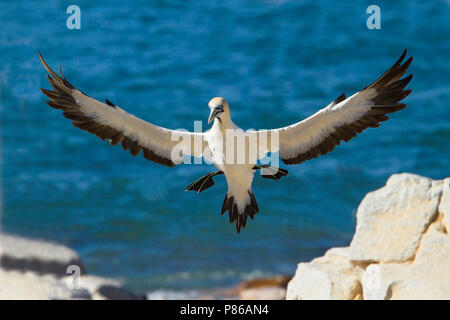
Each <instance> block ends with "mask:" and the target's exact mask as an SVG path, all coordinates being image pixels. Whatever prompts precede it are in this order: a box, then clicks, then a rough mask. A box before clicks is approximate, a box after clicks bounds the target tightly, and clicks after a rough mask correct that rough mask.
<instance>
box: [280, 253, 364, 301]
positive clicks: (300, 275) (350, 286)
mask: <svg viewBox="0 0 450 320" xmlns="http://www.w3.org/2000/svg"><path fill="white" fill-rule="evenodd" d="M359 273H360V270H359V267H357V266H354V265H352V264H351V263H350V261H349V259H348V248H333V249H330V250H329V251H328V252H327V253H326V254H325V256H323V257H320V258H317V259H314V260H313V261H311V262H310V263H300V264H299V265H298V268H297V272H296V274H295V276H294V278H293V279H292V280H291V281H290V282H289V284H288V289H287V294H286V299H288V300H294V299H302V300H329V299H333V300H342V299H361V298H362V296H361V293H362V289H361V284H360V281H359Z"/></svg>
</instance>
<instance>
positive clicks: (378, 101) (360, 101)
mask: <svg viewBox="0 0 450 320" xmlns="http://www.w3.org/2000/svg"><path fill="white" fill-rule="evenodd" d="M405 56H406V50H405V51H404V52H403V54H402V56H401V57H400V59H398V60H397V62H396V63H395V64H394V65H393V66H392V67H391V68H390V69H388V70H387V71H386V72H385V73H384V74H383V75H382V76H381V77H380V78H378V79H377V80H376V81H375V82H374V83H372V84H371V85H369V86H368V87H366V88H364V89H363V90H361V91H359V92H357V93H355V94H354V95H352V96H351V97H348V98H346V96H345V94H342V95H341V96H339V97H338V98H337V99H336V100H334V101H333V102H332V103H330V104H329V105H328V106H327V107H325V108H323V109H321V110H319V111H318V112H317V113H315V114H314V115H312V116H310V117H309V118H307V119H305V120H303V121H300V122H297V123H295V124H293V125H290V126H287V127H284V128H280V129H273V130H267V131H262V133H263V134H265V135H268V136H269V137H272V140H273V136H277V138H278V140H279V143H278V145H275V146H272V147H268V151H271V152H274V151H278V150H279V151H280V156H281V159H282V160H283V162H284V163H286V164H297V163H301V162H303V161H306V160H309V159H312V158H317V156H319V155H323V154H326V153H328V152H330V151H331V150H333V149H334V148H335V147H336V146H337V145H339V144H340V141H342V140H344V141H349V140H350V139H351V138H353V137H355V136H356V135H357V134H358V133H360V132H362V131H363V130H365V129H366V128H368V127H372V128H375V127H379V126H380V124H379V122H382V121H386V120H387V119H388V117H387V116H386V114H387V113H392V112H396V111H398V110H401V109H403V108H404V107H406V104H403V103H399V101H400V100H402V99H404V98H405V97H406V96H408V95H409V94H410V93H411V90H405V87H406V85H407V84H408V83H409V81H411V79H412V75H409V76H407V77H405V78H403V79H401V78H402V76H403V75H404V74H405V73H406V70H407V69H408V67H409V65H410V64H411V62H412V58H409V59H408V60H407V61H406V62H404V63H403V64H402V61H403V59H404V58H405ZM260 135H261V134H260ZM269 141H270V140H269Z"/></svg>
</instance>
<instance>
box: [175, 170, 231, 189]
mask: <svg viewBox="0 0 450 320" xmlns="http://www.w3.org/2000/svg"><path fill="white" fill-rule="evenodd" d="M219 174H223V172H222V171H216V172H211V173H208V174H207V175H205V176H203V177H201V178H200V179H198V180H196V181H194V182H193V183H191V184H190V185H188V186H187V187H186V190H184V191H197V193H199V192H202V191H205V190H206V189H208V188H211V187H212V186H213V185H214V181H213V179H212V178H213V177H214V176H217V175H219Z"/></svg>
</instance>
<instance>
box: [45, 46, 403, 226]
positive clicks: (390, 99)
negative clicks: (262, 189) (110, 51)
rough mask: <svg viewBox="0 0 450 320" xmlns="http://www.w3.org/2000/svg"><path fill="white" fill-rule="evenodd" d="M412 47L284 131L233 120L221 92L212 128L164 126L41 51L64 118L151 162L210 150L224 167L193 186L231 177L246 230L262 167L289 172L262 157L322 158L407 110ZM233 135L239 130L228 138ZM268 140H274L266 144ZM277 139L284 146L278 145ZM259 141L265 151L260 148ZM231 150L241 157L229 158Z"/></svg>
mask: <svg viewBox="0 0 450 320" xmlns="http://www.w3.org/2000/svg"><path fill="white" fill-rule="evenodd" d="M406 52H407V51H406V50H405V51H404V52H403V54H402V55H401V57H400V58H399V59H398V60H397V62H395V64H394V65H393V66H392V67H391V68H389V69H388V70H387V71H386V72H385V73H384V74H383V75H382V76H381V77H379V78H378V79H377V80H376V81H375V82H373V83H372V84H371V85H369V86H367V87H365V88H364V89H363V90H361V91H359V92H357V93H355V94H353V95H352V96H350V97H348V98H347V97H346V96H345V94H341V95H340V96H339V97H338V98H337V99H335V100H334V101H333V102H331V103H330V104H329V105H328V106H326V107H325V108H323V109H321V110H319V111H318V112H316V113H315V114H313V115H312V116H310V117H309V118H306V119H304V120H302V121H300V122H297V123H294V124H292V125H290V126H287V127H283V128H278V129H272V130H259V131H246V132H244V131H243V130H241V129H240V128H239V127H238V126H237V125H236V124H234V123H233V121H232V120H231V114H230V107H229V105H228V102H227V100H226V99H225V98H221V97H216V98H213V99H212V100H211V101H209V103H208V106H209V108H210V114H209V119H208V123H211V122H213V125H212V127H211V129H210V130H208V131H205V132H187V131H182V130H170V129H166V128H163V127H159V126H157V125H154V124H152V123H149V122H146V121H144V120H141V119H139V118H137V117H135V116H133V115H132V114H129V113H127V112H125V111H124V110H122V109H121V108H119V107H118V106H116V105H115V104H114V103H112V102H111V101H109V100H107V99H106V103H102V102H100V101H98V100H95V99H93V98H91V97H89V96H88V95H86V94H84V93H83V92H81V91H80V90H78V89H76V88H75V87H74V86H72V84H70V83H69V82H68V81H67V80H66V78H65V77H64V75H63V73H62V70H61V67H60V70H59V73H60V74H59V75H58V74H57V73H56V72H54V71H53V70H52V69H51V68H50V67H49V66H48V65H47V63H46V62H45V61H44V59H43V58H42V56H41V54H40V53H39V52H38V54H39V58H40V60H41V62H42V64H43V65H44V67H45V69H46V70H47V72H48V74H47V79H48V81H49V82H50V84H51V86H52V87H53V91H51V90H46V89H41V90H42V92H43V93H44V94H45V95H47V96H48V97H49V98H50V100H49V101H47V104H48V105H50V106H51V107H53V108H55V109H61V110H63V116H64V117H66V118H68V119H71V120H72V124H73V125H74V126H76V127H78V128H80V129H83V130H86V131H89V132H90V133H93V134H95V135H97V136H98V137H99V138H100V139H102V140H109V142H110V143H111V144H112V145H117V144H119V143H121V144H122V147H123V149H124V150H129V151H130V153H131V154H132V155H133V156H137V155H138V154H139V153H140V152H141V151H142V153H143V155H144V157H145V158H146V159H147V160H150V161H153V162H156V163H159V164H162V165H165V166H169V167H173V166H174V165H175V164H180V163H182V158H183V156H194V157H206V155H209V159H210V160H211V161H212V163H213V164H214V165H215V166H216V168H217V169H218V171H216V172H212V173H209V174H207V175H205V176H204V177H202V178H200V179H199V180H197V181H195V182H194V183H192V184H190V185H189V186H188V187H187V188H186V190H193V191H197V192H202V191H204V190H206V189H208V188H210V187H211V186H213V185H214V181H213V177H214V176H216V175H221V174H224V175H225V178H226V181H227V184H228V191H227V193H226V195H225V199H224V202H223V205H222V210H221V214H222V215H223V214H224V213H225V212H227V211H228V213H229V220H230V223H233V222H235V223H236V230H237V232H238V233H239V232H240V230H241V228H244V227H245V225H246V222H247V218H248V217H250V218H251V219H253V218H254V215H255V214H257V213H258V211H259V210H258V205H257V203H256V199H255V196H254V194H253V191H252V181H253V175H254V173H255V171H256V170H262V171H263V172H262V177H264V178H270V179H274V180H279V179H280V178H281V177H283V176H286V175H288V171H287V170H285V169H282V168H278V167H273V166H270V165H258V164H257V163H258V162H257V160H258V159H262V158H263V157H264V156H266V154H267V153H269V152H271V153H274V152H277V151H279V154H280V157H281V159H282V160H283V162H284V163H285V164H288V165H291V164H298V163H301V162H303V161H306V160H309V159H313V158H317V157H318V156H319V155H324V154H326V153H328V152H330V151H332V150H333V149H334V148H335V147H336V146H337V145H339V144H340V142H341V141H349V140H350V139H352V138H353V137H355V136H356V135H357V134H358V133H361V132H362V131H363V130H365V129H366V128H368V127H371V128H375V127H379V126H380V122H383V121H386V120H388V117H387V116H386V114H388V113H393V112H396V111H399V110H401V109H403V108H405V107H406V104H404V103H399V102H400V101H401V100H402V99H404V98H405V97H406V96H408V95H409V94H410V93H411V90H405V87H406V86H407V84H408V83H409V82H410V81H411V79H412V74H411V75H409V76H407V77H404V78H402V77H403V75H404V74H405V73H406V70H407V69H408V67H409V65H410V64H411V62H412V57H410V58H409V59H408V60H406V61H405V62H403V60H404V59H405V57H406ZM230 132H231V133H232V135H231V136H227V134H229V133H230ZM242 136H244V137H245V138H244V148H243V149H244V150H242V148H240V149H239V148H236V147H234V145H232V143H231V140H233V141H235V140H234V139H239V137H242ZM174 137H176V138H174ZM229 137H232V138H229ZM274 137H276V139H275V138H274ZM262 140H267V141H265V143H262V144H261V141H262ZM275 140H277V141H276V142H277V143H273V142H274V141H275ZM255 141H256V142H255ZM255 144H257V145H258V148H257V149H253V148H252V147H253V146H255ZM230 145H232V146H233V147H232V148H231V151H230V148H227V147H229V146H230ZM261 145H262V147H261ZM254 150H257V151H256V152H257V153H258V154H257V155H254V154H252V152H253V153H254V152H255V151H254ZM242 152H244V153H245V154H246V155H245V157H246V159H245V161H236V158H239V156H240V153H242ZM231 154H232V157H231V158H233V159H234V160H233V161H229V156H230V155H231Z"/></svg>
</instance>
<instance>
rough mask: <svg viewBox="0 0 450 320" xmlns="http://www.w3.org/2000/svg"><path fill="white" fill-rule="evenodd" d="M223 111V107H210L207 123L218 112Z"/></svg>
mask: <svg viewBox="0 0 450 320" xmlns="http://www.w3.org/2000/svg"><path fill="white" fill-rule="evenodd" d="M222 112H223V107H217V108H214V109H211V113H210V114H209V118H208V124H209V123H211V122H212V121H213V120H214V118H215V117H217V116H218V115H219V114H220V113H222Z"/></svg>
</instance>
